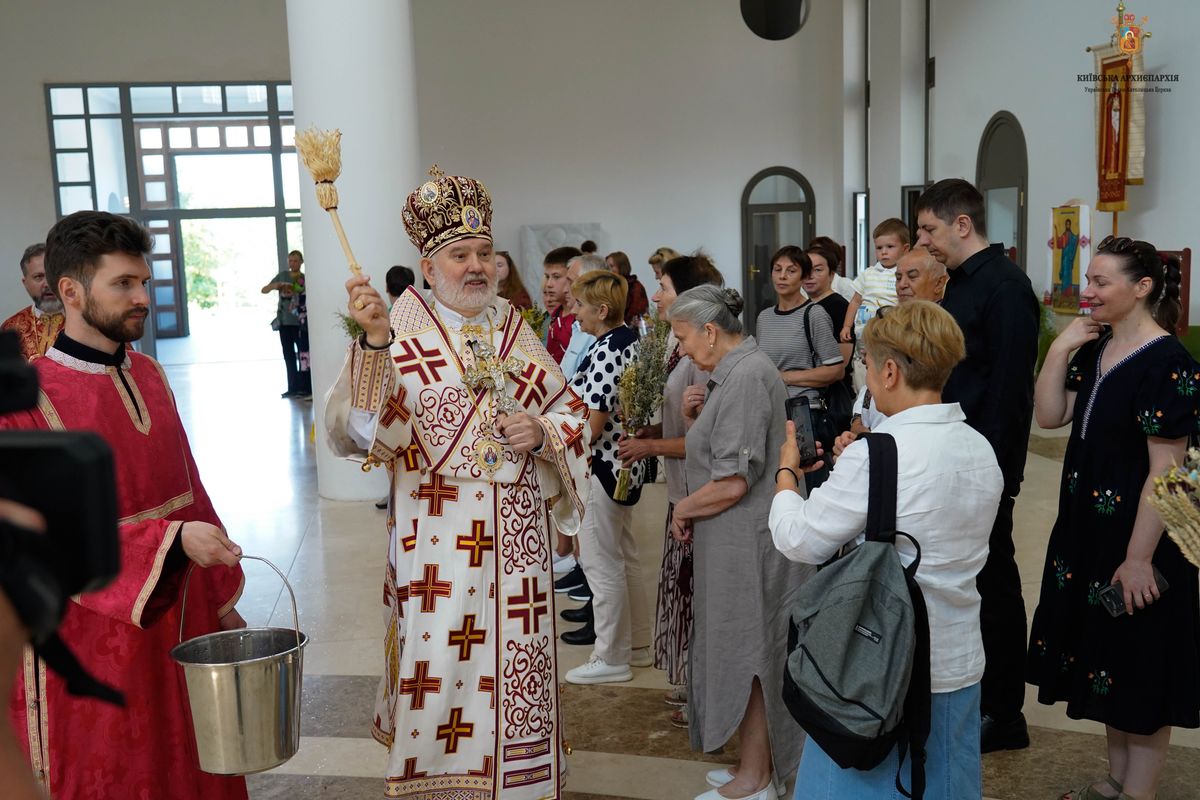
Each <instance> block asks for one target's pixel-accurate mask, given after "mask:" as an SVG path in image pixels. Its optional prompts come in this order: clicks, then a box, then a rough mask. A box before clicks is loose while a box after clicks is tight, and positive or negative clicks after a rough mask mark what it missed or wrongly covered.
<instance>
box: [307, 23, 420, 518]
mask: <svg viewBox="0 0 1200 800" xmlns="http://www.w3.org/2000/svg"><path fill="white" fill-rule="evenodd" d="M287 22H288V45H289V49H290V54H291V67H292V86H293V96H294V102H295V109H296V129H297V130H301V129H303V128H307V127H308V126H309V125H315V126H316V127H318V128H322V129H332V128H339V129H340V130H341V131H342V175H341V177H340V178H339V179H338V181H337V189H338V194H339V208H338V213H339V215H340V216H341V219H342V223H343V224H344V225H345V227H346V235H347V236H348V238H349V239H350V245H351V246H352V247H353V248H354V255H355V257H356V259H357V260H358V262H359V263H360V264H361V265H362V267H363V272H364V273H366V274H368V275H370V276H371V283H372V285H373V286H374V287H375V288H376V289H377V290H378V291H379V292H380V294H384V291H385V286H384V276H385V274H386V273H387V270H388V268H389V267H390V266H391V265H393V264H407V265H410V266H414V267H415V266H416V261H417V254H416V250H415V248H413V246H412V244H411V243H410V242H409V240H408V236H407V235H406V234H405V233H404V224H403V222H402V221H401V217H400V214H401V211H402V209H403V207H404V201H405V199H406V198H407V196H408V193H409V192H410V191H411V190H412V189H414V188H416V186H417V185H418V184H420V183H421V180H422V179H421V177H420V176H421V175H422V174H423V173H422V170H421V168H420V165H419V163H418V159H419V153H418V149H417V144H418V142H417V87H416V75H415V64H414V62H413V31H412V11H411V5H410V0H341V2H338V3H328V2H319V1H318V0H287ZM300 185H301V193H300V195H301V206H300V210H301V220H302V223H303V228H304V251H305V253H304V260H305V263H304V271H305V274H306V279H307V285H308V330H309V340H310V341H309V350H310V353H311V357H312V372H313V405H314V416H315V419H316V420H317V425H316V428H317V441H316V449H317V486H318V490H319V492H320V494H321V496H322V497H326V498H329V499H333V500H363V499H369V498H379V497H382V496H383V494H384V492H385V491H386V476H385V475H384V474H383V470H381V469H377V470H375V471H374V472H373V473H371V474H369V475H364V474H363V472H362V471H361V470H360V469H359V467H358V466H357V465H356V464H353V463H351V462H347V461H342V460H340V459H337V458H334V457H333V456H332V455H331V454H330V452H329V450H328V448H327V447H326V444H325V436H324V432H323V430H322V424H321V420H322V419H323V418H324V412H325V402H324V398H325V394H326V393H327V392H328V390H329V387H330V385H331V384H332V383H333V381H334V380H335V379H336V378H337V375H338V372H339V371H340V370H341V366H342V361H343V359H344V357H345V352H346V346H347V344H348V340H347V339H346V337H345V336H344V334H343V333H342V332H341V330H340V328H339V327H338V325H337V320H336V319H335V317H334V312H335V311H345V309H346V290H345V287H344V285H343V284H344V283H345V281H346V279H347V278H348V277H349V274H350V273H349V271H348V270H347V268H346V259H345V257H344V256H343V255H342V250H341V247H340V246H339V245H338V241H337V237H336V235H335V234H334V231H333V225H332V222H331V221H330V219H329V215H328V214H327V213H326V212H325V211H324V210H323V209H322V208H321V207H320V206H319V205H318V204H317V201H316V195H315V193H314V191H313V184H312V180H311V179H310V177H309V176H308V174H307V173H306V172H304V169H303V167H301V176H300Z"/></svg>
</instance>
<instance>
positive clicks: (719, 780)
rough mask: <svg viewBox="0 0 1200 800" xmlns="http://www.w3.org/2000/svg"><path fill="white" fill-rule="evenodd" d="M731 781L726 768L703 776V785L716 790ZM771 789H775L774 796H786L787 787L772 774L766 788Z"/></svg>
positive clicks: (730, 775) (731, 776)
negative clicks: (769, 784)
mask: <svg viewBox="0 0 1200 800" xmlns="http://www.w3.org/2000/svg"><path fill="white" fill-rule="evenodd" d="M731 780H733V773H732V772H730V771H729V768H728V767H726V768H723V769H714V770H712V771H711V772H709V773H708V774H707V775H705V776H704V782H705V783H707V784H708V785H709V786H715V787H717V788H718V789H720V788H721V787H722V786H724V785H725V784H727V783H729V782H730V781H731ZM771 787H774V788H775V794H777V795H778V796H780V797H783V796H784V795H786V794H787V787H786V786H784V785H783V784H782V783H780V782H779V776H778V775H776V774H775V773H774V772H772V773H771V786H769V787H767V788H771ZM764 791H765V790H764Z"/></svg>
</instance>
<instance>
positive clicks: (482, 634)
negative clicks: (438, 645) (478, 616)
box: [447, 614, 487, 661]
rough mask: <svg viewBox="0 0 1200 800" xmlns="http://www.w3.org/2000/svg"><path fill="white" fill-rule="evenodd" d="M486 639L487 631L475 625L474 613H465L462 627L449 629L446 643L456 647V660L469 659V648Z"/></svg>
mask: <svg viewBox="0 0 1200 800" xmlns="http://www.w3.org/2000/svg"><path fill="white" fill-rule="evenodd" d="M485 641H487V631H486V630H484V629H483V628H476V627H475V615H474V614H467V615H465V616H464V617H463V624H462V627H461V628H459V629H458V630H456V631H450V639H449V641H448V642H447V644H448V645H449V646H450V647H455V646H457V647H458V660H459V661H470V660H471V648H472V647H474V646H475V645H477V644H480V645H481V644H483V643H484V642H485Z"/></svg>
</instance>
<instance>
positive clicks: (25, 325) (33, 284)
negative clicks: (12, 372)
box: [0, 243, 63, 361]
mask: <svg viewBox="0 0 1200 800" xmlns="http://www.w3.org/2000/svg"><path fill="white" fill-rule="evenodd" d="M21 284H22V285H23V286H24V287H25V291H27V292H29V299H30V300H32V301H33V305H31V306H29V307H28V308H23V309H21V310H20V311H18V312H17V313H16V314H13V315H12V316H11V317H9V318H8V319H6V320H5V321H4V324H3V325H0V330H5V331H15V332H16V334H17V336H18V337H19V338H20V341H21V355H23V356H25V358H26V359H27V360H29V361H32V360H33V359H35V358H41V357H42V356H44V355H46V351H47V350H49V349H50V345H51V344H52V343H53V342H54V338H55V337H56V336H58V332H59V331H61V330H62V326H63V313H62V310H63V308H62V301H60V300H59V299H58V297H56V296H55V294H54V290H53V289H52V288H51V287H50V283H49V281H47V280H46V245H44V244H41V243H38V244H31V245H30V246H29V247H26V248H25V252H24V253H22V254H21Z"/></svg>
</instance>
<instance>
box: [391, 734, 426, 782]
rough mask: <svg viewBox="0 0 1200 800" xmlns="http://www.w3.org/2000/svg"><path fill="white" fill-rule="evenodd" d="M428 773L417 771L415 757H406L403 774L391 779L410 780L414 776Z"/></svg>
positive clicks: (418, 776)
mask: <svg viewBox="0 0 1200 800" xmlns="http://www.w3.org/2000/svg"><path fill="white" fill-rule="evenodd" d="M413 738H416V737H413ZM428 774H429V773H428V772H424V771H422V772H417V759H416V758H406V759H404V774H403V775H401V776H400V777H399V778H394V779H393V780H399V781H411V780H413V779H414V778H424V777H426V776H427V775H428Z"/></svg>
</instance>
